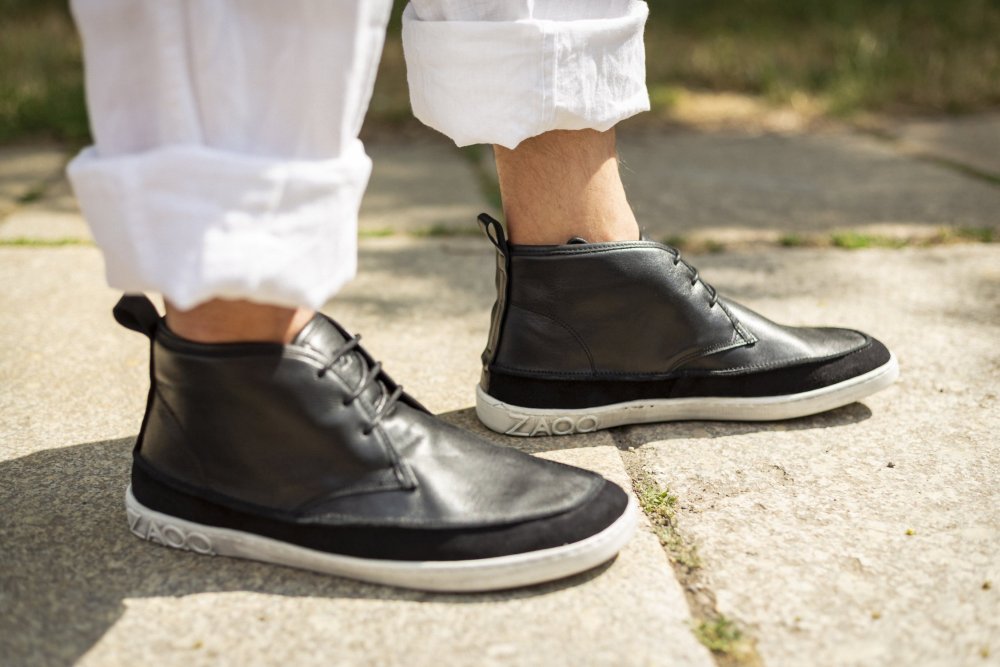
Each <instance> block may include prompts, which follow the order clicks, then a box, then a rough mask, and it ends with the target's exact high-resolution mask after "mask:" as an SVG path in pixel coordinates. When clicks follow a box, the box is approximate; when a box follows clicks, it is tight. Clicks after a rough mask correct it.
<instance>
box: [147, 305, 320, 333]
mask: <svg viewBox="0 0 1000 667" xmlns="http://www.w3.org/2000/svg"><path fill="white" fill-rule="evenodd" d="M314 314H315V311H313V310H309V309H306V308H285V307H282V306H273V305H268V304H261V303H253V302H251V301H228V300H224V299H213V300H212V301H208V302H206V303H203V304H201V305H198V306H195V307H194V308H192V309H190V310H180V309H179V308H177V307H175V306H173V305H172V304H170V303H169V302H168V303H167V326H169V327H170V330H171V331H173V332H174V333H175V334H177V335H178V336H181V337H182V338H186V339H188V340H192V341H196V342H199V343H236V342H274V343H288V342H291V340H292V339H293V338H295V336H296V335H297V334H298V333H299V331H301V330H302V327H304V326H305V325H306V323H307V322H309V320H310V319H312V317H313V315H314Z"/></svg>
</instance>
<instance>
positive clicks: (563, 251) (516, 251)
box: [511, 241, 670, 257]
mask: <svg viewBox="0 0 1000 667" xmlns="http://www.w3.org/2000/svg"><path fill="white" fill-rule="evenodd" d="M588 246H589V247H578V248H572V247H571V248H563V247H558V246H556V247H552V248H544V249H543V248H541V247H539V248H538V249H528V248H531V246H526V247H525V246H522V247H517V246H511V257H517V256H520V257H545V256H549V255H592V254H598V253H604V252H613V251H616V250H627V249H632V248H655V249H658V250H664V251H666V252H670V251H669V250H668V249H667V247H666V246H664V245H661V244H659V243H656V242H655V241H620V242H617V243H616V242H608V243H602V244H597V243H590V244H588ZM595 246H596V247H595Z"/></svg>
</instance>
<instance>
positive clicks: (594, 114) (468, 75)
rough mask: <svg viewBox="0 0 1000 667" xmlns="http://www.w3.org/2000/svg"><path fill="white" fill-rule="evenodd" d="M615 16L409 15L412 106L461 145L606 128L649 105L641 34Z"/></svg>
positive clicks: (640, 10) (641, 17) (638, 6)
mask: <svg viewBox="0 0 1000 667" xmlns="http://www.w3.org/2000/svg"><path fill="white" fill-rule="evenodd" d="M648 13H649V9H648V7H647V6H646V3H644V2H640V1H639V0H632V2H630V3H629V5H628V11H627V13H626V14H625V15H623V16H621V17H615V18H602V19H584V20H576V21H553V20H538V19H523V20H517V21H422V20H420V19H419V18H418V17H417V15H416V12H415V10H414V8H413V6H412V5H408V6H407V8H406V10H405V11H404V13H403V47H404V51H405V55H406V66H407V76H408V79H409V86H410V103H411V106H412V107H413V113H414V115H415V116H416V117H417V118H418V119H420V120H421V121H422V122H423V123H425V124H427V125H429V126H430V127H433V128H434V129H436V130H438V131H440V132H443V133H444V134H446V135H447V136H449V137H450V138H451V139H452V140H454V142H455V143H456V144H458V145H459V146H468V145H470V144H477V143H493V144H499V145H501V146H506V147H507V148H514V147H516V146H517V144H519V143H520V142H521V141H523V140H524V139H527V138H529V137H533V136H536V135H538V134H541V133H543V132H547V131H549V130H580V129H595V130H600V131H603V130H607V129H609V128H611V127H613V126H614V125H615V124H616V123H618V122H619V121H621V120H624V119H625V118H628V117H629V116H633V115H635V114H637V113H639V112H642V111H646V110H648V109H649V95H648V93H647V91H646V83H645V78H646V61H645V52H644V48H643V40H642V34H643V28H644V26H645V22H646V17H647V15H648Z"/></svg>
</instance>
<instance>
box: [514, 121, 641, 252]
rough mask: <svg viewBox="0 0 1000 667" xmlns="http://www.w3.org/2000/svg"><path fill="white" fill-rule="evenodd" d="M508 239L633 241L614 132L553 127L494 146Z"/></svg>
mask: <svg viewBox="0 0 1000 667" xmlns="http://www.w3.org/2000/svg"><path fill="white" fill-rule="evenodd" d="M494 151H495V155H496V163H497V173H498V175H499V178H500V192H501V195H502V198H503V212H504V218H505V219H506V222H507V229H508V232H509V233H510V240H511V242H512V243H519V244H524V245H558V244H561V243H565V242H566V240H567V239H570V238H573V237H574V236H579V237H582V238H585V239H587V240H588V241H591V242H598V241H635V240H638V238H639V226H638V225H637V224H636V220H635V215H634V214H633V213H632V209H631V207H630V206H629V204H628V199H627V198H626V197H625V188H624V186H623V185H622V181H621V177H620V176H619V173H618V155H617V152H616V150H615V131H614V130H613V129H612V130H606V131H604V132H598V131H596V130H552V131H550V132H545V133H544V134H540V135H538V136H537V137H531V138H530V139H525V140H524V141H522V142H521V143H520V144H518V146H517V148H515V149H513V150H511V149H509V148H504V147H503V146H495V147H494Z"/></svg>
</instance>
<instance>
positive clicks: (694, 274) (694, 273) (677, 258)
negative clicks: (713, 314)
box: [669, 248, 719, 308]
mask: <svg viewBox="0 0 1000 667" xmlns="http://www.w3.org/2000/svg"><path fill="white" fill-rule="evenodd" d="M669 250H670V254H672V255H673V256H674V266H677V265H678V264H683V265H684V267H685V268H686V269H687V270H688V273H690V274H691V286H692V287H694V286H695V285H697V284H698V283H699V282H700V283H701V284H702V286H703V287H704V288H705V290H706V291H708V293H709V294H710V295H711V296H712V298H711V300H709V302H708V307H709V308H714V307H715V304H716V303H718V301H719V293H718V292H716V291H715V288H714V287H712V286H711V285H709V284H708V283H706V282H705V281H704V280H702V279H701V277H699V275H698V269H696V268H694V267H693V266H691V265H690V264H688V263H687V262H686V261H684V260H683V259H681V251H680V250H678V249H677V248H670V249H669Z"/></svg>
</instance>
